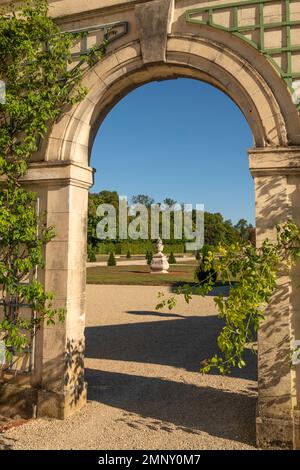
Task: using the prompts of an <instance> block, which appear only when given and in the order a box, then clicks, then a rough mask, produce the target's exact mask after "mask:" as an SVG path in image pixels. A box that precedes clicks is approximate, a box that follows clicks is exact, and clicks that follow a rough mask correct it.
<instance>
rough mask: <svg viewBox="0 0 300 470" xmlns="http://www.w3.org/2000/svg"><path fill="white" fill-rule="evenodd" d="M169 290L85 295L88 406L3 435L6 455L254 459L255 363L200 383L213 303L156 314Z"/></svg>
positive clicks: (211, 334) (215, 326) (215, 327)
mask: <svg viewBox="0 0 300 470" xmlns="http://www.w3.org/2000/svg"><path fill="white" fill-rule="evenodd" d="M158 291H164V292H167V293H169V290H168V288H167V287H163V288H159V287H154V286H150V287H138V286H110V285H107V286H103V285H89V286H87V328H86V379H87V381H88V399H89V401H88V404H87V406H86V407H85V408H84V410H82V411H81V412H80V413H78V414H76V415H74V416H73V417H70V418H68V419H66V420H65V421H57V420H42V419H38V420H32V421H30V422H28V423H27V424H25V425H23V426H20V427H17V428H14V429H11V430H9V431H7V432H6V433H4V434H0V448H1V446H2V448H7V449H8V448H11V449H184V450H189V449H251V448H254V446H255V404H256V358H255V356H253V355H252V354H251V353H249V356H248V365H247V368H245V369H244V370H242V371H240V370H238V371H236V372H235V373H233V374H232V375H231V376H230V377H221V376H219V375H209V376H202V375H200V374H199V372H198V371H199V368H200V362H201V361H202V360H203V359H204V358H207V357H209V356H210V355H211V354H212V353H214V352H215V351H216V346H215V339H216V336H217V334H218V331H219V329H220V327H221V324H220V321H219V320H218V319H217V317H216V313H215V312H216V309H215V306H214V302H213V299H212V297H206V298H205V299H201V298H196V299H194V300H193V301H192V302H191V304H190V305H187V304H186V303H185V302H184V300H183V299H182V298H180V299H179V302H178V305H177V307H176V308H175V309H174V310H173V311H171V312H169V311H166V312H165V313H162V312H157V311H155V304H156V297H157V293H158Z"/></svg>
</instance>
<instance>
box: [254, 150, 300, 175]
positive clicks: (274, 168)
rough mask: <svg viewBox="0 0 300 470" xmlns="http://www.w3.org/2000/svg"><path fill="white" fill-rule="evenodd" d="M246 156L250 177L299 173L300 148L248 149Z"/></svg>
mask: <svg viewBox="0 0 300 470" xmlns="http://www.w3.org/2000/svg"><path fill="white" fill-rule="evenodd" d="M248 156H249V168H250V172H251V174H252V176H268V175H289V174H295V173H300V147H269V148H256V149H250V150H249V151H248Z"/></svg>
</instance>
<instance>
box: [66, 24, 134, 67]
mask: <svg viewBox="0 0 300 470" xmlns="http://www.w3.org/2000/svg"><path fill="white" fill-rule="evenodd" d="M109 31H111V32H112V34H111V35H110V36H109V35H108V33H109ZM68 32H69V33H73V34H78V33H80V34H81V38H79V39H78V41H77V42H76V44H75V45H74V47H73V50H72V57H73V62H72V65H71V67H74V65H76V64H78V63H80V61H81V57H82V56H83V55H85V54H88V52H89V51H90V50H91V48H93V47H97V46H100V45H101V44H102V42H103V40H104V39H108V42H109V43H111V42H113V41H116V40H117V39H119V38H121V37H122V36H124V35H126V34H127V33H128V23H127V22H126V21H123V22H118V23H111V24H105V25H99V26H93V27H90V28H83V29H78V30H72V31H68Z"/></svg>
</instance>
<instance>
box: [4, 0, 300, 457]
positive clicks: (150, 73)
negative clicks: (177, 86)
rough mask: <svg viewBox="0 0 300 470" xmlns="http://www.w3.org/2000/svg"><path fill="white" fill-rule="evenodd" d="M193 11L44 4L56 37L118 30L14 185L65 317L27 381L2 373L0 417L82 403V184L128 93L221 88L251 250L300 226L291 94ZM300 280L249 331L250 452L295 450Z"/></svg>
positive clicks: (288, 283) (299, 275)
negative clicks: (173, 86) (253, 401)
mask: <svg viewBox="0 0 300 470" xmlns="http://www.w3.org/2000/svg"><path fill="white" fill-rule="evenodd" d="M280 1H281V0H280ZM280 1H278V0H276V1H274V3H273V2H269V3H268V5H267V8H266V9H265V12H266V20H267V21H275V20H278V19H280V17H281V14H282V11H283V10H282V11H280V8H279V7H278V5H279V4H280ZM282 1H283V0H282ZM0 3H1V4H3V3H6V2H5V1H3V0H0ZM206 3H209V2H205V4H206ZM223 3H224V4H227V3H228V4H229V3H232V0H223ZM203 5H204V2H201V1H200V0H199V2H195V0H190V1H189V0H184V1H180V2H175V3H174V2H173V1H171V0H148V1H146V0H144V1H141V0H90V1H88V2H87V1H86V2H84V3H82V2H74V1H71V0H60V1H57V0H55V1H54V0H53V1H51V0H50V7H51V8H50V12H51V15H52V16H53V17H55V18H56V19H57V22H58V24H59V25H60V26H61V28H62V29H63V30H74V29H76V28H77V29H78V28H91V27H93V26H95V25H98V26H99V25H101V24H102V25H103V24H108V23H116V22H119V21H122V22H125V23H126V24H128V26H129V29H128V34H125V35H123V36H122V37H121V38H119V39H118V40H117V41H116V42H114V43H113V44H111V45H110V46H109V49H108V53H107V55H106V57H105V58H104V59H103V61H101V62H100V63H98V64H97V65H95V67H94V68H93V70H91V71H90V72H89V73H87V74H86V75H85V77H84V80H83V85H85V86H87V87H88V89H89V91H88V94H87V96H86V98H85V99H84V100H83V102H82V103H80V104H78V105H77V106H76V107H75V108H74V109H72V110H70V109H69V110H68V112H66V113H65V114H64V115H62V117H61V119H60V120H59V121H58V122H57V123H56V124H55V125H54V126H53V129H52V131H51V132H50V133H49V137H48V138H47V139H46V140H45V142H44V143H43V145H42V146H41V148H40V150H39V152H37V154H36V155H35V156H34V162H32V164H31V167H30V169H29V172H28V174H27V176H26V178H25V179H24V184H25V185H27V187H30V189H32V190H33V191H36V193H37V195H38V197H39V201H40V209H41V211H46V213H47V214H48V220H47V222H48V223H49V224H53V225H55V226H56V228H57V238H56V239H55V240H54V241H53V242H51V243H50V244H49V245H48V246H47V248H46V250H45V260H46V268H45V270H44V271H41V272H39V278H40V280H41V281H42V282H43V283H44V284H45V287H46V289H47V290H51V291H54V292H56V294H57V297H56V300H55V306H56V307H66V308H67V318H66V322H65V324H64V325H59V326H56V327H54V328H53V329H52V330H51V329H50V328H44V329H43V330H42V331H40V332H39V334H38V336H37V341H36V350H35V362H34V364H35V366H34V371H33V373H32V374H31V375H30V377H28V376H25V375H18V376H15V377H12V376H9V374H2V379H1V380H2V382H1V386H0V394H1V395H0V412H5V413H8V414H21V415H24V416H30V415H34V414H35V413H37V415H38V416H44V415H46V416H52V417H58V418H64V417H66V416H67V415H68V414H70V413H72V412H73V411H75V410H76V409H78V408H80V407H81V406H82V405H83V404H84V403H85V399H86V392H85V385H84V367H83V353H84V337H83V329H84V321H85V316H84V313H85V292H84V286H85V248H86V216H87V195H88V189H89V188H90V187H91V185H92V183H93V171H92V169H91V168H89V157H90V149H91V146H92V143H93V139H94V137H95V135H96V132H97V130H98V127H99V125H100V124H101V122H102V121H103V119H104V118H105V117H106V115H107V113H108V112H109V111H110V110H111V109H112V108H113V106H114V105H115V104H116V103H117V102H118V101H119V100H120V99H121V98H122V97H123V96H125V95H126V94H127V93H129V92H130V91H132V90H134V89H135V88H136V87H138V86H140V85H143V84H145V83H147V82H150V81H153V80H165V79H171V78H172V79H173V78H176V77H188V78H193V79H198V80H205V81H207V82H208V83H210V84H212V85H213V86H216V87H218V88H219V89H220V90H223V91H224V92H225V93H227V94H228V96H230V97H231V98H232V99H233V100H234V101H235V103H236V104H237V106H239V108H240V109H241V110H242V112H243V113H244V115H245V117H246V118H247V120H248V123H249V126H250V127H251V130H252V133H253V138H254V149H252V150H251V151H250V152H249V166H250V170H251V172H252V175H253V177H254V179H255V202H256V217H257V239H258V243H261V242H262V240H263V239H264V238H265V237H267V236H268V237H270V238H271V239H272V238H274V234H275V231H274V227H275V225H276V224H277V223H279V222H282V221H283V220H286V218H287V217H292V218H293V219H294V220H296V221H297V223H299V224H300V203H299V200H300V172H299V168H300V147H299V145H300V119H299V115H298V113H297V110H296V107H295V105H294V103H293V100H292V95H291V93H290V91H289V89H288V87H287V86H286V82H285V81H284V80H283V79H282V77H281V76H280V74H278V73H277V71H276V70H275V69H274V67H273V66H272V65H271V64H270V63H269V62H268V60H267V59H266V58H265V57H264V56H263V54H260V53H259V51H258V50H257V49H255V48H254V47H251V46H250V45H249V44H247V43H246V42H245V41H243V40H242V39H240V38H238V37H236V36H234V35H233V34H230V33H228V32H226V31H222V30H220V29H216V28H213V27H207V26H206V25H199V24H192V23H189V24H188V23H187V22H186V16H185V13H186V10H187V9H190V8H192V9H195V8H201V7H203ZM299 11H300V10H299V6H298V3H297V2H292V3H291V19H293V18H294V19H295V18H296V17H298V16H297V15H299ZM253 15H254V16H253ZM230 17H231V16H230V15H228V14H225V13H222V12H221V13H219V14H218V22H220V24H222V25H223V26H224V27H225V28H226V27H228V26H229V23H228V22H229V21H230ZM253 17H255V12H253V9H252V10H251V9H244V10H243V14H242V15H241V16H240V17H239V21H240V24H247V23H248V21H252V20H253ZM282 31H283V30H282V29H280V28H278V30H277V32H275V33H274V31H273V32H272V34H269V35H268V37H267V38H266V41H267V44H272V45H274V44H279V45H282V44H283V43H282V42H281V41H285V39H284V38H285V34H282ZM284 33H285V30H284ZM292 41H294V42H295V41H296V42H297V41H299V34H298V33H297V32H293V33H292ZM278 60H282V57H279V59H278ZM297 60H298V59H297V58H295V57H294V56H293V70H296V71H297V70H298V71H299V72H300V61H299V63H298V62H297ZM297 67H298V69H297ZM175 99H176V97H175ZM195 106H199V107H200V106H201V103H195ZM0 183H1V180H0ZM299 279H300V271H299V269H298V270H297V269H294V270H293V271H292V272H291V273H290V276H285V277H282V278H281V279H280V286H279V289H278V292H277V294H276V296H275V297H274V299H273V302H272V303H271V305H270V306H269V307H268V309H267V310H266V318H265V322H264V324H263V325H262V327H261V330H260V332H259V355H258V360H259V400H258V408H257V409H258V416H257V440H258V444H259V445H260V446H261V447H266V448H277V447H280V448H300V443H299V441H300V437H299V436H300V418H299V409H300V372H299V366H295V367H292V368H291V367H290V366H289V358H288V355H289V353H290V347H291V344H293V341H294V340H299V339H300V320H299V317H300V299H299V294H298V290H297V289H298V287H297V286H299ZM37 390H39V391H38V392H37Z"/></svg>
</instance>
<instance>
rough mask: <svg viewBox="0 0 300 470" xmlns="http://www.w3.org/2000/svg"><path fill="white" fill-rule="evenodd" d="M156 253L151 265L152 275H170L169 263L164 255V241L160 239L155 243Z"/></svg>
mask: <svg viewBox="0 0 300 470" xmlns="http://www.w3.org/2000/svg"><path fill="white" fill-rule="evenodd" d="M155 248H156V253H155V255H154V256H153V259H152V261H151V264H150V269H151V273H153V274H156V273H166V274H167V273H168V272H169V267H170V266H169V263H168V260H167V258H166V256H165V255H164V254H163V249H164V245H163V243H162V240H161V239H160V238H159V239H158V240H157V241H156V243H155Z"/></svg>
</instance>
